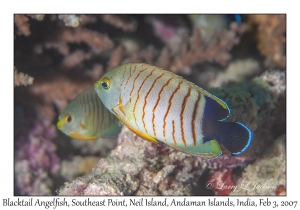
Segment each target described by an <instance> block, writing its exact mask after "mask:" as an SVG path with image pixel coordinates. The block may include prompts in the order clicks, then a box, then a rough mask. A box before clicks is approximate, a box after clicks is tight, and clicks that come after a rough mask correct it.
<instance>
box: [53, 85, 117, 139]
mask: <svg viewBox="0 0 300 210" xmlns="http://www.w3.org/2000/svg"><path fill="white" fill-rule="evenodd" d="M57 128H58V129H59V130H61V131H62V132H63V133H65V134H66V135H68V136H70V137H72V138H75V139H80V140H95V139H98V138H99V137H102V138H108V139H109V138H116V137H117V135H118V134H119V133H120V131H121V125H120V122H119V120H118V118H116V117H115V116H114V115H113V114H111V113H110V112H109V111H108V110H107V109H106V108H105V106H104V105H103V104H102V102H101V101H100V99H99V97H98V95H97V94H96V92H95V89H94V88H93V87H91V88H89V89H87V90H84V91H83V92H81V93H80V94H79V95H78V96H77V97H76V98H75V99H74V100H72V101H71V102H70V103H69V104H68V106H67V107H66V108H65V109H64V110H63V111H62V113H61V114H60V115H59V118H58V123H57Z"/></svg>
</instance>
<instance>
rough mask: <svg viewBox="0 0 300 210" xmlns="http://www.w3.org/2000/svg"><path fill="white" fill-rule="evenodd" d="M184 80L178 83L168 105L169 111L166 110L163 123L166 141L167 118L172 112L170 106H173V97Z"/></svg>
mask: <svg viewBox="0 0 300 210" xmlns="http://www.w3.org/2000/svg"><path fill="white" fill-rule="evenodd" d="M182 82H183V80H181V81H180V82H179V84H178V85H177V87H176V89H175V90H174V92H173V93H172V95H171V98H170V100H169V101H168V104H169V105H168V109H167V112H166V114H165V116H164V125H163V134H164V138H165V141H166V119H167V116H168V114H169V112H170V108H171V106H172V99H173V97H174V95H175V94H176V92H177V91H178V90H179V88H180V85H181V84H182Z"/></svg>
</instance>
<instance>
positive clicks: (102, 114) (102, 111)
mask: <svg viewBox="0 0 300 210" xmlns="http://www.w3.org/2000/svg"><path fill="white" fill-rule="evenodd" d="M104 109H105V108H104V106H102V109H101V117H100V119H101V120H100V121H101V124H100V129H101V130H102V129H103V123H104Z"/></svg>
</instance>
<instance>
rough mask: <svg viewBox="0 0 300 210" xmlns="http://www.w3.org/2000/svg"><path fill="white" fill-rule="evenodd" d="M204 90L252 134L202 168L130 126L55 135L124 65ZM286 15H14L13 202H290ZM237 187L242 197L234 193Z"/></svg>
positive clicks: (201, 163)
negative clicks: (72, 110)
mask: <svg viewBox="0 0 300 210" xmlns="http://www.w3.org/2000/svg"><path fill="white" fill-rule="evenodd" d="M133 62H134V63H136V62H144V63H147V64H151V65H155V66H158V67H161V68H164V69H166V70H169V71H172V72H173V73H175V74H178V75H180V76H183V77H184V78H185V79H187V80H188V81H191V82H193V83H195V84H196V85H198V86H200V87H202V88H204V89H206V90H208V91H209V92H210V93H212V94H214V95H216V96H217V97H219V98H221V99H222V100H224V101H225V102H226V103H227V104H228V106H229V107H230V108H231V116H230V118H229V119H228V121H239V122H242V123H244V124H246V125H247V126H248V127H249V128H250V129H251V130H252V131H253V142H252V145H251V146H250V148H249V149H248V150H247V151H246V152H245V153H243V154H241V155H239V156H231V155H230V154H226V153H225V154H223V155H222V156H220V157H219V158H217V159H215V160H203V159H201V158H195V157H192V156H190V155H187V154H184V153H182V152H179V151H176V150H174V149H172V148H170V147H168V146H166V145H163V144H161V145H154V144H151V143H150V142H148V141H145V140H143V139H141V138H139V137H137V136H136V135H135V134H134V133H132V132H131V131H130V130H128V128H126V127H125V126H123V129H122V132H121V134H120V135H119V138H118V139H115V140H104V139H98V140H95V141H80V140H75V139H72V138H70V137H68V136H66V135H64V134H63V133H62V132H60V131H59V130H58V129H57V128H56V126H55V125H56V123H57V121H58V115H59V114H60V113H61V112H62V110H63V109H64V108H65V107H66V106H67V104H68V103H69V102H70V101H71V100H72V99H74V98H75V97H76V96H77V95H78V94H79V93H80V92H82V91H83V90H85V89H87V88H89V87H91V86H93V84H94V83H95V82H96V81H97V80H99V79H100V78H101V76H102V75H103V74H105V73H106V72H108V71H109V70H111V69H112V68H115V67H117V66H119V65H121V64H124V63H133ZM285 72H286V15H283V14H278V15H276V14H274V15H263V14H260V15H246V14H243V15H233V14H232V15H213V14H211V15H209V14H204V15H196V14H189V15H181V14H180V15H179V14H177V15H150V14H147V15H137V14H136V15H114V14H101V15H83V14H81V15H70V14H69V15H56V14H48V15H42V14H39V15H24V14H15V15H14V83H15V84H14V85H15V87H14V195H57V194H58V195H285V193H286V189H285V188H286V135H285V134H286V73H285ZM233 186H240V187H239V188H237V189H234V188H233Z"/></svg>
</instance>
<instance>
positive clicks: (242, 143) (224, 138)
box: [211, 121, 252, 155]
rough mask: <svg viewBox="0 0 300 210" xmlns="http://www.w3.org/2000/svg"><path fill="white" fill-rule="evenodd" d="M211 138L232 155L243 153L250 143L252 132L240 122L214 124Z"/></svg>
mask: <svg viewBox="0 0 300 210" xmlns="http://www.w3.org/2000/svg"><path fill="white" fill-rule="evenodd" d="M213 127H214V129H213V132H212V133H211V137H212V138H214V139H216V140H217V142H219V143H220V144H223V145H224V146H225V147H226V148H227V149H228V150H229V151H230V152H231V153H232V154H234V155H239V154H241V153H243V152H245V151H246V150H247V149H248V148H249V146H250V144H251V141H252V131H251V130H250V129H249V128H248V127H247V126H245V125H244V124H242V123H240V122H220V121H218V122H216V123H214V126H213Z"/></svg>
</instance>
